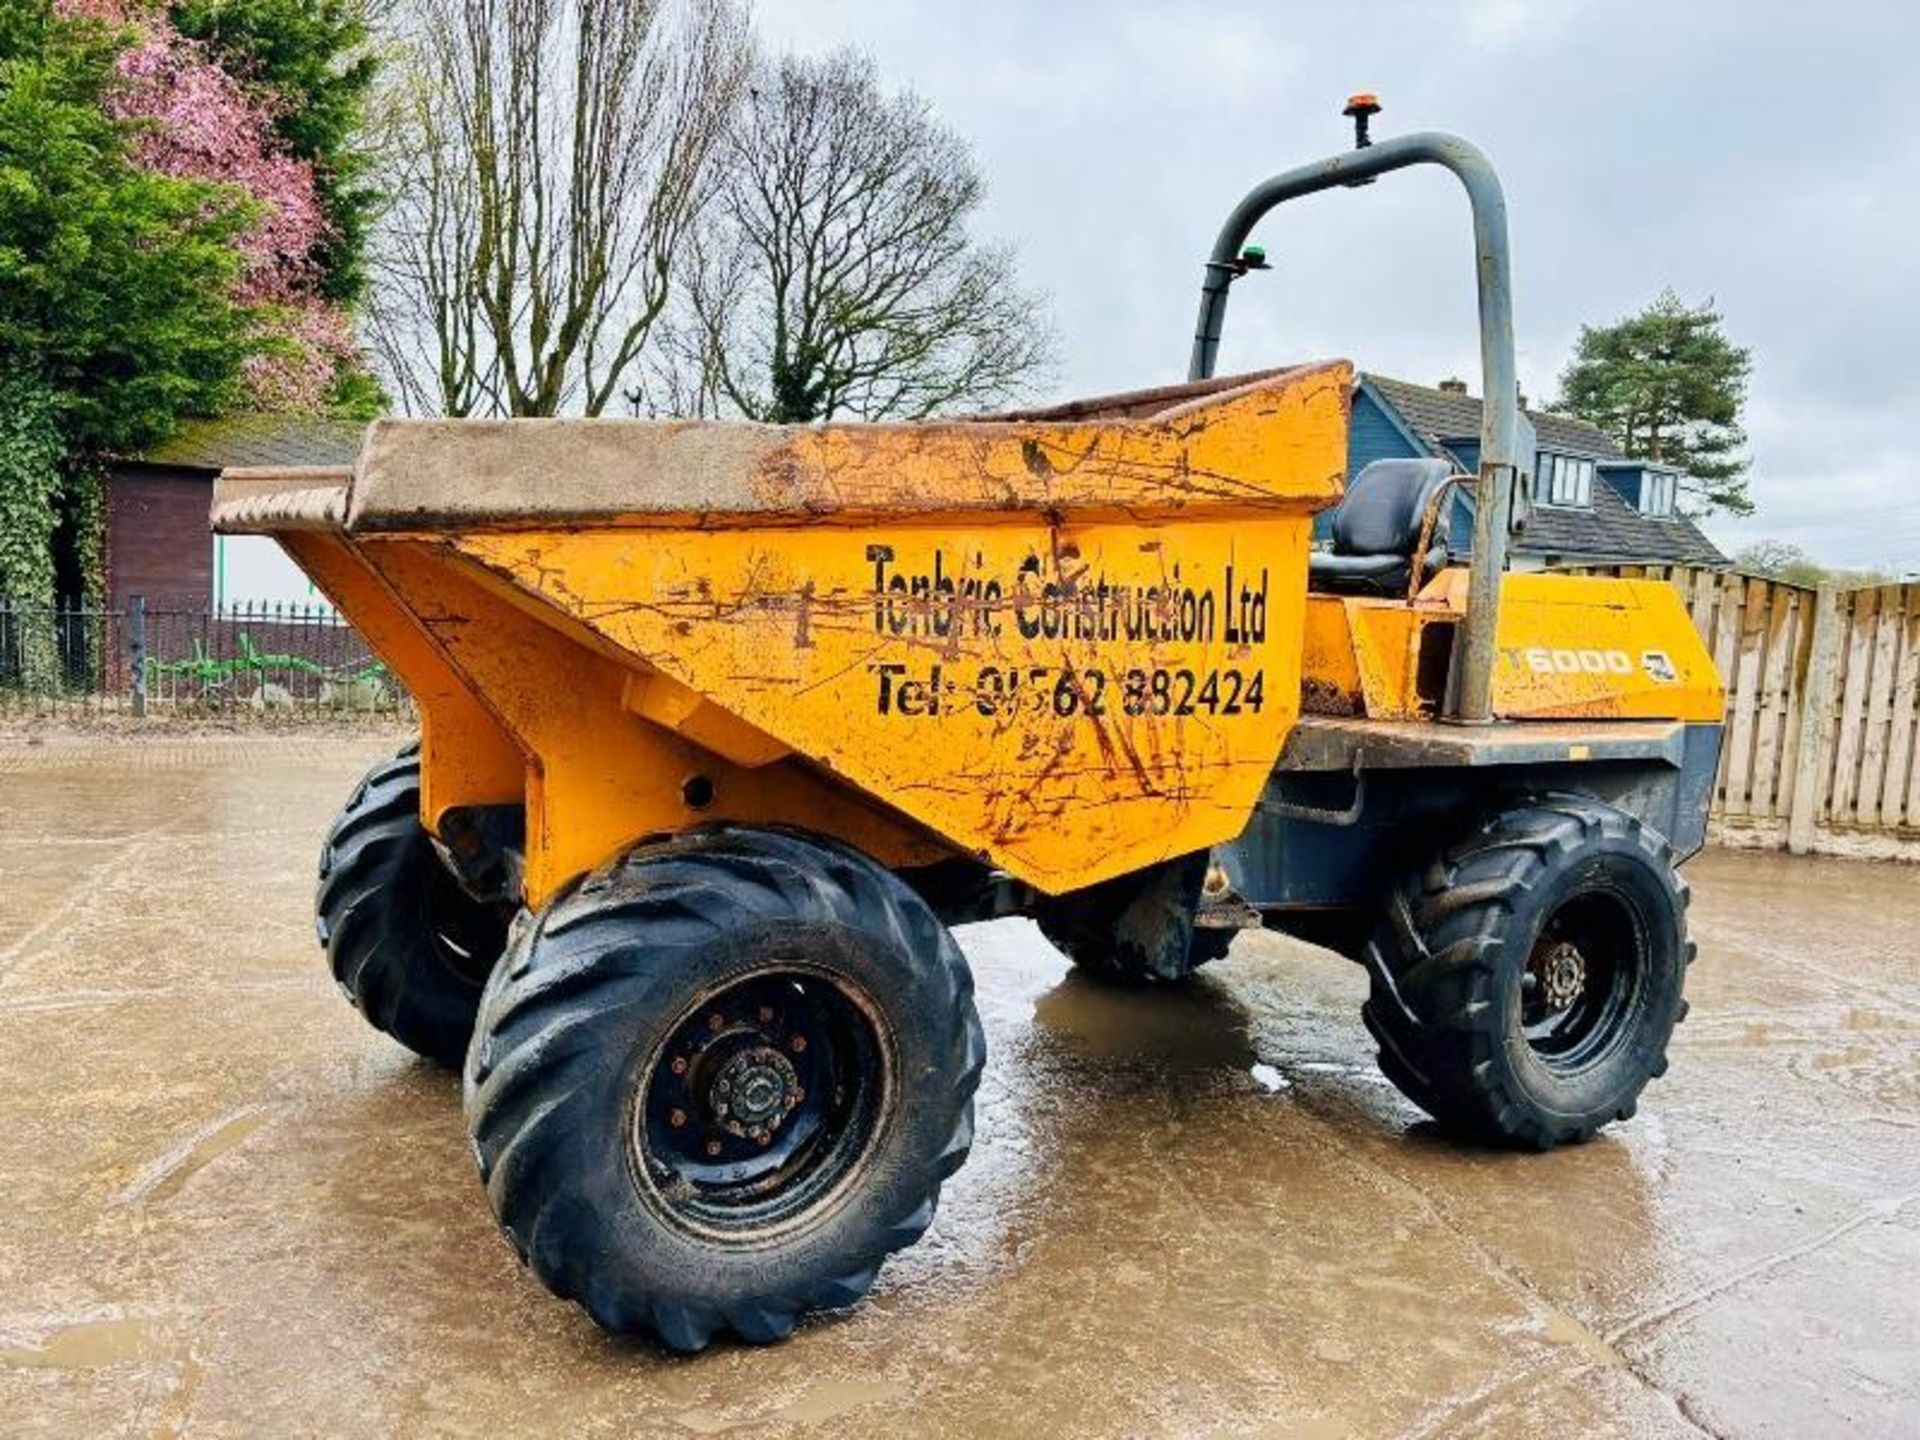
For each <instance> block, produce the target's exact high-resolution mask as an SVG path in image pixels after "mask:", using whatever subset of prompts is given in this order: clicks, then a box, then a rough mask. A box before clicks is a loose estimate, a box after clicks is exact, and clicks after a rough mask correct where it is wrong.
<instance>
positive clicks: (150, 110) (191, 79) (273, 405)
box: [58, 0, 361, 411]
mask: <svg viewBox="0 0 1920 1440" xmlns="http://www.w3.org/2000/svg"><path fill="white" fill-rule="evenodd" d="M58 8H59V10H60V11H61V12H62V13H63V14H66V15H69V16H74V17H86V18H92V19H98V20H103V21H106V22H108V23H112V24H117V25H124V26H127V27H128V28H129V29H130V31H131V32H132V35H133V40H132V43H130V44H129V45H128V47H127V48H126V50H125V51H124V52H123V53H122V54H121V56H120V60H119V65H118V69H119V74H120V78H121V82H122V83H121V86H120V88H119V90H118V91H117V93H115V94H114V95H113V96H112V98H111V99H110V101H109V104H108V108H109V111H110V113H111V114H112V115H113V117H114V118H115V119H119V120H128V121H136V122H139V123H140V125H141V129H140V132H139V135H138V137H137V139H136V140H135V142H134V153H135V155H136V157H137V159H138V161H139V162H140V163H141V164H142V165H144V166H146V167H148V168H151V169H152V170H154V171H156V172H158V173H161V174H166V175H174V176H179V177H182V178H186V179H195V180H205V181H212V182H217V183H221V184H226V185H232V186H235V187H237V188H238V189H239V190H240V191H242V192H243V193H244V194H245V195H246V196H247V197H248V198H249V199H250V200H251V201H252V202H253V204H254V207H255V209H256V212H257V214H256V218H255V219H254V221H253V223H252V224H251V225H250V226H249V227H248V229H247V230H246V231H245V233H244V234H243V235H242V237H241V239H240V242H239V245H240V251H241V261H242V265H241V272H240V279H239V282H238V293H237V294H236V296H235V298H236V299H237V300H239V301H240V302H241V303H242V304H245V305H247V306H249V307H252V308H253V309H254V310H255V312H256V313H257V314H258V316H259V319H260V326H261V339H262V342H263V343H262V348H261V350H260V352H259V353H258V354H256V355H255V356H253V357H252V358H251V359H250V360H248V362H247V365H246V372H245V378H246V382H247V387H248V390H249V391H250V392H251V396H252V400H253V402H254V403H255V404H256V405H258V406H260V407H261V408H262V409H268V410H280V411H302V410H309V411H310V410H318V409H321V408H323V407H324V405H325V404H326V401H327V398H328V395H329V393H330V391H331V390H332V388H333V385H334V383H335V381H336V379H337V378H338V377H339V376H340V375H341V374H342V373H343V372H347V371H351V370H357V369H359V368H360V366H361V361H360V356H359V350H358V347H357V346H356V344H355V340H354V332H353V322H352V317H351V316H350V315H349V314H348V313H347V312H346V311H345V310H344V309H343V308H342V307H340V306H338V305H334V304H330V303H329V302H327V301H326V300H325V299H323V298H322V297H321V296H320V295H319V293H318V292H317V289H316V285H315V282H316V279H317V276H316V274H315V270H314V264H313V255H314V252H315V250H316V248H317V247H318V246H319V245H320V244H321V242H322V241H323V240H325V239H326V238H327V234H328V228H327V219H326V216H325V214H324V212H323V211H322V209H321V206H320V202H319V199H318V196H317V193H316V189H315V183H314V173H313V167H312V166H311V165H310V164H309V163H308V162H306V161H304V160H301V159H298V158H297V157H295V156H292V155H289V154H288V153H287V152H286V150H285V148H284V147H283V146H281V145H280V144H279V143H278V142H277V141H276V139H275V137H274V134H273V122H274V119H275V114H276V112H275V109H274V105H275V101H274V100H273V98H272V97H271V96H269V95H264V94H260V93H256V92H250V91H249V90H248V89H247V88H246V87H244V86H243V85H242V84H241V83H240V82H239V81H238V80H237V79H236V78H235V77H234V76H232V75H230V74H228V73H227V72H226V71H225V70H223V69H221V68H220V66H219V65H217V64H215V63H214V61H213V59H212V58H211V57H210V56H209V55H208V53H207V51H206V49H205V47H204V46H202V45H200V44H199V43H197V42H195V41H193V40H190V39H188V38H187V37H186V36H183V35H182V34H180V32H179V31H178V30H177V29H175V28H174V26H173V24H172V22H171V21H170V20H169V19H168V18H167V14H166V10H165V7H164V5H163V4H160V3H156V0H147V3H142V0H59V3H58Z"/></svg>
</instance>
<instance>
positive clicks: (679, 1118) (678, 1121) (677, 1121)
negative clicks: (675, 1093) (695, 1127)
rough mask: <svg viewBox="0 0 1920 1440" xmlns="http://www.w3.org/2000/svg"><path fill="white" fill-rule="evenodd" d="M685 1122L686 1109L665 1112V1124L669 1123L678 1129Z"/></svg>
mask: <svg viewBox="0 0 1920 1440" xmlns="http://www.w3.org/2000/svg"><path fill="white" fill-rule="evenodd" d="M686 1123H687V1112H686V1111H684V1110H669V1111H668V1112H667V1124H669V1125H671V1126H672V1127H673V1128H674V1129H676V1130H678V1129H679V1128H680V1127H681V1126H682V1125H684V1124H686Z"/></svg>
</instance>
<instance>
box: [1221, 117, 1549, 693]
mask: <svg viewBox="0 0 1920 1440" xmlns="http://www.w3.org/2000/svg"><path fill="white" fill-rule="evenodd" d="M1376 108H1377V107H1376ZM1348 113H1349V114H1352V113H1353V110H1352V109H1351V108H1350V109H1349V111H1348ZM1356 129H1357V131H1358V136H1359V144H1360V146H1361V148H1359V149H1355V150H1352V151H1349V152H1348V153H1347V154H1344V155H1335V156H1333V157H1332V158H1330V159H1326V160H1317V161H1315V162H1313V163H1312V164H1310V165H1303V166H1301V167H1300V168H1299V169H1297V170H1289V171H1287V172H1285V173H1284V174H1281V175H1275V176H1274V177H1273V178H1272V179H1270V180H1265V181H1262V182H1261V183H1260V184H1259V185H1256V186H1255V187H1254V188H1253V189H1252V190H1250V191H1248V192H1247V195H1246V198H1245V199H1243V200H1242V201H1241V202H1240V203H1239V204H1238V205H1236V206H1235V207H1234V208H1233V213H1232V214H1230V215H1228V216H1227V222H1226V224H1224V225H1223V226H1221V227H1220V234H1219V237H1218V238H1217V239H1216V240H1215V241H1214V242H1213V253H1212V255H1210V256H1209V257H1208V259H1207V268H1206V274H1205V277H1204V279H1203V280H1202V281H1201V284H1200V317H1199V321H1198V324H1197V326H1196V327H1195V330H1194V336H1193V356H1192V359H1191V361H1190V363H1189V364H1188V367H1187V378H1188V379H1189V380H1206V379H1209V378H1211V376H1212V375H1213V367H1214V362H1215V360H1216V358H1217V357H1218V354H1219V349H1220V331H1221V329H1222V327H1223V326H1224V325H1225V323H1226V317H1227V289H1228V287H1229V286H1230V285H1232V284H1233V282H1234V281H1235V280H1237V279H1239V278H1240V276H1241V275H1243V274H1245V273H1246V272H1247V271H1248V270H1249V269H1251V268H1257V263H1258V262H1256V263H1255V264H1249V262H1248V261H1247V259H1246V258H1244V257H1243V254H1242V250H1241V247H1242V246H1243V245H1245V244H1246V241H1247V237H1248V236H1249V235H1251V234H1252V233H1253V227H1254V226H1255V225H1257V224H1258V223H1259V222H1260V220H1261V219H1262V218H1264V217H1265V215H1266V214H1267V212H1268V211H1269V210H1272V209H1273V208H1274V207H1276V206H1278V205H1282V204H1285V203H1286V202H1287V201H1289V200H1298V199H1299V198H1300V197H1301V196H1303V195H1312V194H1316V193H1317V192H1319V191H1322V190H1332V189H1335V188H1339V187H1352V186H1358V185H1364V184H1367V183H1369V182H1370V181H1371V180H1372V179H1373V178H1374V177H1375V176H1378V175H1384V174H1386V173H1388V172H1389V171H1393V170H1404V169H1406V168H1407V167H1408V166H1411V165H1439V166H1443V167H1444V168H1446V169H1447V170H1450V171H1452V172H1453V174H1454V176H1455V178H1457V179H1458V180H1459V181H1460V184H1461V185H1462V186H1463V187H1464V188H1465V190H1466V192H1467V202H1468V204H1469V205H1470V206H1471V207H1472V210H1473V249H1474V269H1475V273H1476V275H1477V277H1478V286H1479V292H1480V371H1481V389H1480V393H1481V395H1483V396H1484V397H1485V402H1484V404H1483V405H1482V407H1481V419H1480V475H1479V479H1478V482H1477V484H1476V486H1475V490H1474V497H1475V506H1474V522H1473V555H1472V559H1471V570H1470V573H1469V578H1468V586H1467V614H1466V619H1465V620H1464V621H1463V622H1462V623H1461V626H1460V629H1459V633H1458V634H1457V635H1456V636H1455V638H1454V644H1453V655H1452V658H1451V661H1450V662H1449V666H1448V671H1447V695H1446V703H1445V705H1444V706H1443V707H1442V712H1441V713H1442V718H1443V719H1446V720H1450V721H1453V722H1456V723H1459V724H1466V725H1484V724H1486V723H1487V722H1489V721H1490V720H1492V718H1493V661H1494V654H1495V636H1496V633H1497V632H1498V630H1499V625H1500V577H1501V575H1502V573H1503V572H1504V571H1505V570H1506V568H1507V536H1508V532H1509V530H1510V529H1511V528H1512V520H1513V497H1514V488H1515V484H1516V477H1517V476H1518V475H1519V473H1520V466H1521V457H1520V455H1519V454H1518V450H1519V444H1520V440H1519V436H1520V394H1519V379H1518V376H1517V375H1516V373H1515V367H1514V354H1513V264H1512V259H1511V256H1510V254H1509V252H1508V249H1507V202H1506V197H1505V196H1504V195H1503V194H1502V193H1501V190H1500V177H1499V176H1497V175H1496V174H1494V171H1493V165H1492V163H1491V162H1490V161H1489V160H1488V159H1487V157H1486V156H1485V155H1483V154H1481V153H1480V151H1479V150H1478V149H1476V148H1475V147H1474V146H1472V145H1470V144H1468V143H1467V142H1466V141H1465V140H1462V139H1460V138H1459V137H1458V136H1455V135H1444V134H1440V133H1438V132H1433V131H1429V132H1424V133H1419V134H1414V135H1402V136H1399V137H1397V138H1395V139H1392V140H1382V141H1379V142H1377V143H1369V142H1368V140H1367V137H1366V132H1365V128H1364V118H1363V117H1357V118H1356Z"/></svg>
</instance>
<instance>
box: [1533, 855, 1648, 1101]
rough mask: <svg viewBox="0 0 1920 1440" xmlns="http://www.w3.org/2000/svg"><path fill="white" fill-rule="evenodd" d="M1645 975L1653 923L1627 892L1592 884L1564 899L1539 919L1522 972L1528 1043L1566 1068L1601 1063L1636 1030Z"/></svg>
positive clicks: (1553, 1065)
mask: <svg viewBox="0 0 1920 1440" xmlns="http://www.w3.org/2000/svg"><path fill="white" fill-rule="evenodd" d="M1646 975H1647V929H1646V925H1645V923H1644V921H1643V920H1642V918H1641V916H1640V912H1639V910H1638V908H1637V907H1636V906H1634V905H1633V903H1632V902H1631V901H1630V900H1629V899H1628V898H1627V897H1626V896H1625V895H1622V894H1620V893H1618V892H1617V891H1613V890H1605V889H1590V890H1583V891H1581V892H1579V893H1577V894H1574V895H1571V896H1569V897H1567V898H1566V899H1564V900H1562V901H1561V902H1560V903H1559V904H1558V905H1557V906H1555V907H1554V909H1553V910H1552V911H1550V912H1549V913H1548V915H1547V919H1546V923H1545V924H1543V925H1542V926H1541V927H1540V934H1539V936H1538V938H1537V939H1536V940H1535V941H1534V945H1533V949H1532V951H1531V952H1530V953H1529V954H1528V956H1527V966H1526V969H1525V971H1524V972H1523V973H1522V975H1521V980H1520V1028H1521V1033H1522V1034H1523V1035H1524V1036H1525V1038H1526V1042H1527V1046H1528V1048H1529V1049H1530V1050H1532V1052H1533V1054H1534V1055H1535V1057H1536V1058H1538V1059H1539V1060H1540V1062H1541V1063H1542V1064H1543V1065H1545V1066H1546V1067H1547V1068H1548V1069H1549V1070H1551V1071H1554V1072H1555V1073H1557V1074H1561V1075H1569V1074H1574V1073H1576V1072H1579V1071H1583V1070H1589V1069H1591V1068H1592V1067H1594V1066H1595V1065H1598V1064H1601V1063H1602V1062H1604V1061H1605V1060H1607V1059H1608V1058H1609V1057H1611V1056H1612V1055H1613V1054H1614V1052H1615V1051H1616V1050H1617V1049H1618V1048H1619V1047H1620V1045H1621V1044H1623V1043H1624V1042H1625V1041H1626V1039H1627V1038H1628V1037H1629V1036H1630V1035H1631V1033H1632V1029H1633V1026H1634V1024H1635V1023H1636V1021H1637V1019H1638V1017H1639V1013H1640V1010H1641V1008H1642V1004H1643V997H1644V996H1645V993H1646Z"/></svg>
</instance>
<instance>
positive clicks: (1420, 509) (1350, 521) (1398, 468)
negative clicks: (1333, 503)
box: [1332, 460, 1453, 556]
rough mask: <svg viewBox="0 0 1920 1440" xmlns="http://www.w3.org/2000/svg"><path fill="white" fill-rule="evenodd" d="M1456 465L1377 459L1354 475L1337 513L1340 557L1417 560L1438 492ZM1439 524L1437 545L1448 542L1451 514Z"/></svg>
mask: <svg viewBox="0 0 1920 1440" xmlns="http://www.w3.org/2000/svg"><path fill="white" fill-rule="evenodd" d="M1452 474H1453V467H1452V466H1451V465H1449V464H1448V463H1447V462H1446V461H1445V460H1376V461H1374V462H1373V463H1372V464H1371V465H1368V466H1367V467H1365V468H1364V469H1363V470H1361V472H1360V473H1359V474H1358V475H1356V476H1354V477H1353V479H1352V481H1351V482H1350V483H1349V484H1348V485H1347V493H1346V498H1344V499H1343V500H1341V502H1340V504H1339V505H1338V506H1337V507H1336V508H1335V509H1334V512H1333V526H1332V529H1333V553H1334V554H1336V555H1402V556H1411V555H1412V554H1413V547H1414V546H1415V545H1417V544H1419V543H1420V523H1421V521H1422V520H1424V519H1425V518H1426V513H1427V506H1428V505H1429V504H1430V503H1431V502H1432V500H1433V493H1434V491H1436V490H1438V489H1439V488H1440V487H1441V486H1442V485H1444V484H1446V483H1447V478H1448V477H1449V476H1450V475H1452ZM1452 508H1453V507H1452V505H1451V504H1448V505H1446V506H1444V507H1442V509H1441V512H1440V515H1439V517H1438V518H1437V519H1436V520H1435V521H1434V526H1433V542H1432V543H1434V544H1436V545H1437V544H1440V543H1442V542H1443V541H1445V540H1446V538H1447V518H1448V517H1447V513H1446V512H1447V511H1448V510H1451V509H1452Z"/></svg>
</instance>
